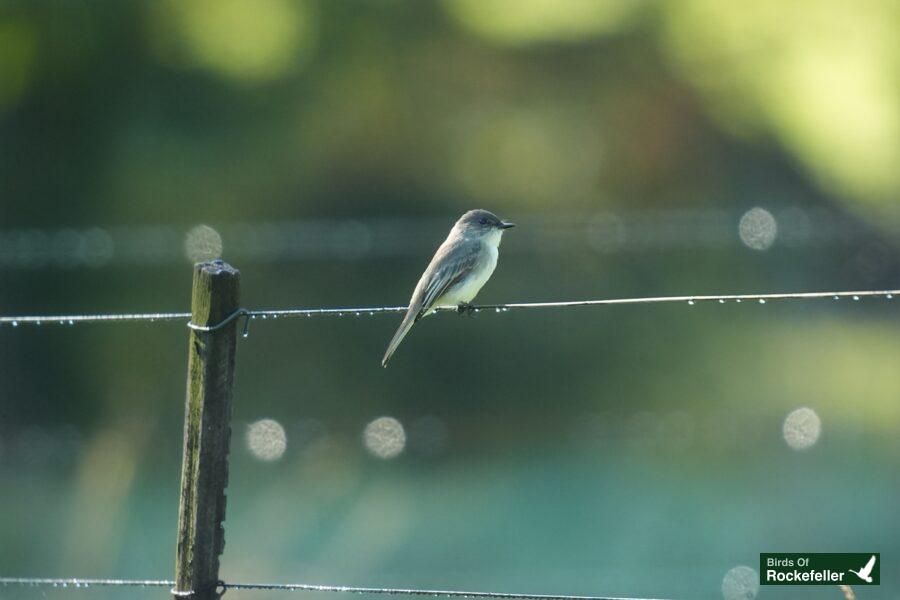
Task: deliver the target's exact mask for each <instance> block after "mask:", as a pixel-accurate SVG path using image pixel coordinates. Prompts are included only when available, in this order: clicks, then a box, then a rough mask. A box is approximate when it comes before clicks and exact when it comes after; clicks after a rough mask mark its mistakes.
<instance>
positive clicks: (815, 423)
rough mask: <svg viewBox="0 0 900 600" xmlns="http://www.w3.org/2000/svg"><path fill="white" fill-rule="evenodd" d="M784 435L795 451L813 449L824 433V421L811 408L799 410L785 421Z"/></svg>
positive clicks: (794, 411) (793, 412)
mask: <svg viewBox="0 0 900 600" xmlns="http://www.w3.org/2000/svg"><path fill="white" fill-rule="evenodd" d="M781 429H782V435H783V436H784V441H785V442H787V445H788V446H790V447H791V448H793V449H794V450H806V449H808V448H811V447H812V446H813V445H815V443H816V442H817V441H819V435H821V433H822V419H820V418H819V415H817V414H816V411H814V410H813V409H811V408H806V407H802V408H798V409H796V410H793V411H791V412H790V413H789V414H788V416H787V417H785V419H784V425H783V426H782V428H781Z"/></svg>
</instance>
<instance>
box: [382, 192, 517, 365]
mask: <svg viewBox="0 0 900 600" xmlns="http://www.w3.org/2000/svg"><path fill="white" fill-rule="evenodd" d="M510 227H515V224H514V223H510V222H508V221H501V220H500V219H498V218H497V215H495V214H494V213H492V212H489V211H486V210H481V209H478V210H470V211H469V212H467V213H466V214H464V215H463V216H461V217H460V218H459V221H457V222H456V224H455V225H454V226H453V229H451V230H450V235H448V236H447V239H446V240H444V243H443V244H441V246H440V248H438V249H437V252H435V253H434V258H432V259H431V262H430V263H429V264H428V268H427V269H425V272H424V273H422V278H421V279H419V283H418V285H416V289H415V291H413V295H412V298H410V299H409V308H408V309H407V311H406V316H405V317H403V322H402V323H400V327H399V328H398V329H397V333H395V334H394V337H393V338H392V339H391V343H390V344H388V347H387V351H386V352H385V353H384V358H382V359H381V366H383V367H386V366H387V363H388V361H389V360H390V359H391V356H392V355H393V354H394V352H395V351H396V350H397V346H399V345H400V342H402V341H403V338H404V337H406V334H407V333H409V330H410V328H411V327H412V326H413V325H414V324H415V322H416V321H418V320H419V319H421V318H422V317H424V316H427V315H430V314H431V313H433V312H434V308H435V307H436V306H458V307H459V310H460V312H462V311H463V310H465V309H466V308H467V307H468V305H469V302H471V301H472V300H473V299H474V298H475V295H476V294H478V290H480V289H481V287H482V286H483V285H484V284H485V283H487V280H488V279H490V278H491V274H492V273H493V272H494V268H495V267H496V266H497V255H498V253H499V252H498V248H499V247H500V238H501V237H502V236H503V231H504V230H505V229H509V228H510Z"/></svg>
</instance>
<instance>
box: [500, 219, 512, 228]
mask: <svg viewBox="0 0 900 600" xmlns="http://www.w3.org/2000/svg"><path fill="white" fill-rule="evenodd" d="M515 226H516V224H515V223H510V222H509V221H500V229H511V228H513V227H515Z"/></svg>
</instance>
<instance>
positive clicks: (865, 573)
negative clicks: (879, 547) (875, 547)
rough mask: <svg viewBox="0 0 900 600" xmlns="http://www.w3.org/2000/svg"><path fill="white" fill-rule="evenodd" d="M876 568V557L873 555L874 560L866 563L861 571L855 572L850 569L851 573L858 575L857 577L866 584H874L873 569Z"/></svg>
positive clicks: (871, 559)
mask: <svg viewBox="0 0 900 600" xmlns="http://www.w3.org/2000/svg"><path fill="white" fill-rule="evenodd" d="M874 566H875V555H874V554H873V555H872V558H870V559H869V562H867V563H866V566H864V567H863V568H862V569H860V570H859V571H854V570H853V569H848V571H850V572H851V573H856V576H857V577H859V578H860V579H862V580H863V581H865V582H866V583H872V575H871V573H872V568H873V567H874Z"/></svg>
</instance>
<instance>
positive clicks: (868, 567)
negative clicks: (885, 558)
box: [862, 554, 875, 577]
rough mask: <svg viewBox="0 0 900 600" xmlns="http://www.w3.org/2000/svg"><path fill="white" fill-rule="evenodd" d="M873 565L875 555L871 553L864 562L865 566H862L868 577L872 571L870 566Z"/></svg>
mask: <svg viewBox="0 0 900 600" xmlns="http://www.w3.org/2000/svg"><path fill="white" fill-rule="evenodd" d="M874 566H875V555H874V554H873V555H872V558H870V559H869V562H867V563H866V566H865V567H863V568H862V572H863V573H865V574H866V576H867V577H868V575H869V573H871V572H872V567H874Z"/></svg>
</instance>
